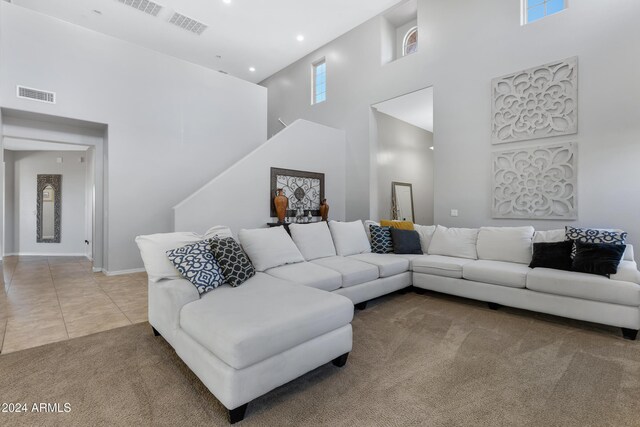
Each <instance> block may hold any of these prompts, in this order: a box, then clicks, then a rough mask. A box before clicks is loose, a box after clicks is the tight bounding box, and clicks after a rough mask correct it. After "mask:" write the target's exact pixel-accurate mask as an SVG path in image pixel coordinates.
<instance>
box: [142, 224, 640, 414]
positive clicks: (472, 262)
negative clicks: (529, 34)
mask: <svg viewBox="0 0 640 427" xmlns="http://www.w3.org/2000/svg"><path fill="white" fill-rule="evenodd" d="M368 223H370V222H368ZM367 225H368V224H367ZM290 231H291V238H289V236H288V235H286V233H285V231H284V229H283V228H282V227H277V228H273V229H259V230H242V231H241V232H240V233H239V240H240V243H241V244H242V246H243V248H244V249H245V251H246V252H247V254H248V255H249V258H250V259H251V260H252V262H253V264H254V266H255V267H256V270H258V273H257V274H256V275H255V276H254V277H252V278H251V279H249V280H248V281H247V282H245V283H243V284H242V285H240V286H239V287H237V288H231V287H230V286H227V285H223V286H221V287H218V288H216V289H214V290H212V291H210V292H208V293H206V294H204V295H203V296H202V297H200V296H199V294H198V291H197V290H196V288H195V287H194V286H193V285H192V284H191V283H190V282H188V281H187V280H185V279H183V278H181V277H180V275H179V273H178V272H177V271H176V270H175V269H174V268H173V266H172V265H171V263H170V262H169V261H168V260H167V257H166V256H165V252H166V251H167V250H169V249H174V248H176V247H180V246H183V245H186V244H188V243H190V242H195V241H197V240H199V239H205V238H211V237H216V236H217V237H225V236H230V231H229V230H228V229H227V228H225V227H214V228H213V229H211V230H209V231H208V232H207V233H206V234H205V235H204V236H200V235H197V234H195V233H168V234H159V235H151V236H139V237H138V238H137V239H136V241H137V243H138V245H139V247H140V251H141V254H142V257H143V260H144V263H145V268H146V270H147V273H148V275H149V322H150V323H151V325H152V326H153V328H154V332H155V333H156V334H161V335H162V336H163V337H164V338H165V340H166V341H167V342H168V343H169V344H170V345H171V346H172V347H173V348H174V349H175V351H176V353H177V354H178V355H179V356H180V357H181V358H182V360H183V361H184V362H185V363H186V364H187V366H189V368H190V369H191V370H192V371H193V372H194V373H195V374H196V375H197V376H198V377H199V378H200V379H201V380H202V382H203V383H204V384H205V385H206V386H207V387H208V388H209V390H210V391H211V392H212V393H213V394H214V395H215V396H216V397H217V398H218V400H220V402H221V403H222V404H223V405H224V406H225V407H227V408H228V409H229V420H230V422H232V423H234V422H236V421H238V420H241V419H242V418H243V417H244V414H245V411H246V408H247V404H248V403H249V402H250V401H251V400H253V399H255V398H257V397H259V396H261V395H263V394H265V393H267V392H268V391H270V390H272V389H274V388H276V387H278V386H280V385H282V384H284V383H286V382H288V381H291V380H293V379H295V378H297V377H299V376H301V375H303V374H305V373H307V372H309V371H311V370H313V369H315V368H317V367H318V366H321V365H323V364H325V363H328V362H330V361H333V363H334V364H335V365H337V366H343V365H344V364H345V363H346V360H347V356H348V353H349V352H350V351H351V346H352V330H351V320H352V317H353V309H354V305H355V306H356V307H357V308H361V309H363V308H365V307H366V302H367V301H368V300H370V299H373V298H377V297H379V296H382V295H385V294H388V293H391V292H394V291H397V290H401V289H404V288H407V287H410V286H412V285H413V286H414V287H415V288H421V289H429V290H433V291H438V292H443V293H447V294H453V295H458V296H462V297H467V298H473V299H477V300H481V301H486V302H488V303H489V306H490V307H491V308H493V309H495V308H497V307H498V306H499V305H500V304H502V305H506V306H511V307H517V308H523V309H528V310H534V311H539V312H544V313H549V314H555V315H559V316H564V317H569V318H573V319H579V320H586V321H591V322H597V323H603V324H607V325H613V326H616V327H621V328H623V335H624V337H625V338H629V339H635V337H636V334H637V331H638V329H640V284H639V283H640V274H639V273H638V270H637V266H636V263H635V261H634V259H633V248H632V247H631V245H628V246H627V250H626V252H625V255H624V260H623V261H622V262H621V263H620V266H619V269H618V273H617V274H616V275H614V276H612V277H611V278H610V279H609V278H606V277H601V276H594V275H590V274H584V273H575V272H567V271H558V270H550V269H544V268H535V269H531V268H529V267H528V264H529V262H530V260H531V248H532V243H533V242H534V241H555V240H564V233H563V230H557V231H551V232H538V233H535V234H534V230H533V228H532V227H517V228H495V227H484V228H481V229H479V230H478V229H447V228H445V227H440V226H438V229H437V230H436V227H422V228H420V230H419V233H420V235H421V242H422V245H423V251H424V252H425V253H424V254H423V255H401V254H374V253H371V247H370V243H369V239H368V237H367V234H365V228H364V226H363V224H362V222H360V221H357V222H353V223H338V222H333V221H332V222H330V223H329V224H328V226H327V223H317V224H304V225H296V224H292V225H291V226H290Z"/></svg>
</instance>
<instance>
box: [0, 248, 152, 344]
mask: <svg viewBox="0 0 640 427" xmlns="http://www.w3.org/2000/svg"><path fill="white" fill-rule="evenodd" d="M0 266H1V268H2V274H1V275H0V280H2V285H3V288H2V292H0V352H1V353H2V354H5V353H9V352H12V351H17V350H22V349H25V348H30V347H37V346H39V345H43V344H48V343H52V342H56V341H62V340H66V339H69V338H76V337H80V336H83V335H89V334H93V333H95V332H100V331H105V330H107V329H113V328H117V327H120V326H126V325H130V324H132V323H138V322H145V321H146V320H147V276H146V274H145V273H135V274H127V275H122V276H105V275H104V274H102V273H93V272H92V271H91V269H92V264H91V262H90V261H89V260H87V259H86V258H80V257H15V256H14V257H11V256H10V257H5V258H4V260H3V262H2V263H1V264H0Z"/></svg>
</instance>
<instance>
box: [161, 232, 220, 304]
mask: <svg viewBox="0 0 640 427" xmlns="http://www.w3.org/2000/svg"><path fill="white" fill-rule="evenodd" d="M167 257H168V258H169V261H171V262H172V263H173V265H174V266H175V267H176V270H178V271H179V272H180V274H181V275H182V277H184V278H185V279H187V280H188V281H190V282H191V283H193V285H194V286H195V287H196V289H198V292H199V293H200V295H202V294H204V293H207V292H209V291H211V290H213V289H215V288H217V287H218V286H220V285H222V284H223V283H224V276H223V275H222V269H221V268H220V265H219V264H218V261H216V258H215V256H214V255H213V252H212V251H211V239H208V240H202V241H200V242H197V243H193V244H191V245H187V246H183V247H181V248H177V249H172V250H170V251H167Z"/></svg>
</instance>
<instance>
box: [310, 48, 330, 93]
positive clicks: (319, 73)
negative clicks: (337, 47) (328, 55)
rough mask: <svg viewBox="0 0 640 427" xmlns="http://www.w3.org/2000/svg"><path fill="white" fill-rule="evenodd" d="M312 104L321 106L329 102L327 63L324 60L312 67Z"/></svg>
mask: <svg viewBox="0 0 640 427" xmlns="http://www.w3.org/2000/svg"><path fill="white" fill-rule="evenodd" d="M312 75H313V79H312V82H311V85H312V93H311V104H319V103H321V102H324V101H326V100H327V63H326V61H325V60H324V58H322V59H321V60H319V61H316V62H314V63H313V65H312Z"/></svg>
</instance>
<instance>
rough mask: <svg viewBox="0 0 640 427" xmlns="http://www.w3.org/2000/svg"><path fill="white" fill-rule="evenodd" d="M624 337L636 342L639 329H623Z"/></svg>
mask: <svg viewBox="0 0 640 427" xmlns="http://www.w3.org/2000/svg"><path fill="white" fill-rule="evenodd" d="M622 336H623V337H624V339H626V340H631V341H635V340H636V337H637V336H638V330H637V329H628V328H622Z"/></svg>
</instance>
